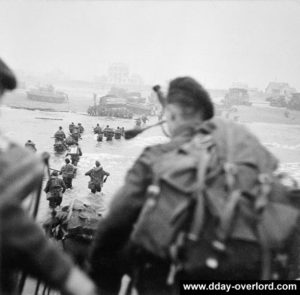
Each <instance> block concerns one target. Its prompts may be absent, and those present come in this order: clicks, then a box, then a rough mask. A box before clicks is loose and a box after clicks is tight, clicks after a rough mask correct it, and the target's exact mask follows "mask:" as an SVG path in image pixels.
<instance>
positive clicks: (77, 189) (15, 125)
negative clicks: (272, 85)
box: [0, 107, 300, 216]
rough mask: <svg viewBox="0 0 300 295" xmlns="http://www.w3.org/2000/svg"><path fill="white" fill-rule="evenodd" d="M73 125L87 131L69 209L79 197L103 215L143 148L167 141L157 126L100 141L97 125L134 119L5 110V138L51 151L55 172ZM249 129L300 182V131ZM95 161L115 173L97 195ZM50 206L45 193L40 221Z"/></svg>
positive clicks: (277, 127) (127, 125)
mask: <svg viewBox="0 0 300 295" xmlns="http://www.w3.org/2000/svg"><path fill="white" fill-rule="evenodd" d="M40 118H48V119H40ZM49 119H55V120H49ZM156 120H157V119H156V118H152V119H151V120H150V123H149V124H151V123H154V122H156ZM71 122H74V123H75V124H77V123H79V122H80V123H81V124H82V125H83V126H84V128H85V132H84V134H83V136H82V140H81V141H80V146H81V149H82V152H83V156H82V157H81V159H80V162H79V164H78V169H77V176H76V178H75V179H74V181H73V185H74V188H73V189H72V190H68V191H67V192H66V193H65V195H64V200H63V204H68V203H69V202H70V200H71V199H73V198H79V199H81V200H84V201H86V202H89V203H95V204H96V205H97V207H98V209H99V211H104V210H105V208H106V206H107V204H108V202H109V200H110V199H111V196H112V195H113V193H114V192H115V191H116V190H117V189H118V188H119V187H120V186H121V185H122V183H123V179H124V176H125V173H126V171H127V170H128V168H129V167H130V166H131V165H132V164H133V162H134V160H135V159H136V157H137V156H138V155H139V154H140V153H141V151H142V149H143V148H144V147H146V146H147V145H151V144H155V143H161V142H164V141H166V140H167V138H166V137H165V136H164V135H163V133H162V132H161V129H160V128H159V127H157V128H154V129H151V130H148V131H147V132H145V133H144V134H142V135H140V136H138V137H136V138H134V139H132V140H130V141H125V140H124V139H121V140H114V141H112V142H105V141H104V142H97V141H96V137H95V135H94V134H93V132H92V130H93V127H94V126H96V124H97V123H99V124H100V126H102V127H104V126H106V125H110V127H112V128H117V127H118V126H119V127H125V128H132V127H133V125H134V120H127V119H116V118H95V117H90V116H86V115H83V114H75V113H52V112H42V111H27V110H16V109H10V108H5V107H3V108H1V117H0V124H1V131H2V133H4V134H5V135H6V136H8V137H9V138H11V139H12V140H14V141H16V142H18V143H20V144H21V145H24V143H25V142H26V141H27V140H28V139H31V140H32V141H34V142H35V143H36V147H37V149H38V151H39V152H43V151H47V152H49V153H50V154H51V159H50V166H51V167H52V168H54V169H60V168H61V166H62V165H63V164H64V159H65V157H64V155H56V154H54V152H53V142H54V139H53V138H52V137H53V135H54V133H55V132H56V131H57V129H58V127H59V126H62V127H63V129H64V131H65V132H66V133H68V125H69V124H70V123H71ZM248 127H249V128H250V129H251V130H252V131H253V132H254V133H255V134H256V135H257V136H258V137H259V138H260V139H261V140H262V142H264V143H265V144H266V145H267V146H268V147H269V148H270V150H271V151H272V152H273V153H274V154H275V155H276V156H277V157H278V158H279V159H280V160H281V161H282V165H281V168H282V169H283V170H285V171H289V172H290V173H291V174H292V175H293V176H295V177H296V178H297V179H298V181H299V180H300V172H299V171H300V161H299V149H300V136H299V135H300V126H297V125H278V124H263V123H252V124H249V125H248ZM95 160H99V161H100V162H101V164H102V165H103V167H104V169H105V170H106V171H108V172H110V174H111V175H110V176H109V177H108V179H107V182H106V183H105V185H104V189H103V193H101V194H99V193H98V194H96V195H93V194H91V193H89V190H88V188H87V185H88V181H89V177H87V176H85V175H84V174H85V172H87V171H88V170H89V169H91V168H92V167H93V166H94V163H95ZM47 207H48V204H47V202H46V196H45V194H44V193H43V195H42V202H41V210H40V216H44V215H45V212H47Z"/></svg>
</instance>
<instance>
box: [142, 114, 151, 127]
mask: <svg viewBox="0 0 300 295" xmlns="http://www.w3.org/2000/svg"><path fill="white" fill-rule="evenodd" d="M142 121H143V123H144V125H145V124H146V123H147V121H149V119H148V118H147V116H146V115H143V116H142Z"/></svg>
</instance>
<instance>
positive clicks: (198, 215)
mask: <svg viewBox="0 0 300 295" xmlns="http://www.w3.org/2000/svg"><path fill="white" fill-rule="evenodd" d="M196 140H197V142H196V145H197V148H198V149H197V158H198V159H197V189H196V192H195V193H196V205H195V210H194V216H193V223H192V225H191V228H190V231H189V233H188V238H189V239H190V240H197V239H198V236H199V234H200V232H201V230H202V227H203V223H204V217H205V210H204V208H205V204H204V203H205V200H204V198H205V196H204V194H203V192H204V187H205V176H206V171H207V167H208V164H209V161H210V158H211V156H210V153H209V151H208V149H209V148H210V147H211V145H212V138H211V136H209V135H207V136H202V137H200V136H199V137H198V138H197V139H196Z"/></svg>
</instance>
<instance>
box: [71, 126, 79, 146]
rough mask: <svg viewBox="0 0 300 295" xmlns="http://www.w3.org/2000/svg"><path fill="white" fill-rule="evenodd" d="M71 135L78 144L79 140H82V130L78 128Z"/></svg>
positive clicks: (75, 127)
mask: <svg viewBox="0 0 300 295" xmlns="http://www.w3.org/2000/svg"><path fill="white" fill-rule="evenodd" d="M71 135H72V137H73V138H74V140H75V141H76V142H78V140H79V138H81V135H80V130H79V128H78V126H74V128H73V131H72V134H71Z"/></svg>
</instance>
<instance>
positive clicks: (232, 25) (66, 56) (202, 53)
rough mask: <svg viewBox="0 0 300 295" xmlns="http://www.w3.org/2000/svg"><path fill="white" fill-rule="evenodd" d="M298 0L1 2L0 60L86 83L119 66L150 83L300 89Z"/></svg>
mask: <svg viewBox="0 0 300 295" xmlns="http://www.w3.org/2000/svg"><path fill="white" fill-rule="evenodd" d="M299 15H300V1H292V0H291V1H289V0H282V1H226V0H223V1H221V0H220V1H171V0H169V1H167V0H165V1H158V0H156V1H126V0H125V1H25V0H23V1H21V0H19V1H17V0H9V1H4V0H2V1H1V0H0V57H1V58H3V59H4V60H5V61H6V63H8V64H9V65H10V66H11V67H12V68H13V69H17V70H23V71H25V72H28V73H41V74H42V73H46V72H49V71H57V70H60V71H62V72H64V73H66V74H67V75H68V76H69V77H72V78H74V79H85V80H92V79H94V77H95V76H101V75H104V74H106V72H107V69H108V67H109V65H110V64H111V63H115V62H122V63H126V64H128V65H129V67H130V72H132V73H137V74H140V75H141V76H142V77H143V79H144V81H145V82H146V83H147V84H153V83H154V84H156V83H159V84H163V83H164V82H166V81H168V80H170V79H172V78H174V77H177V76H182V75H188V76H192V77H194V78H196V79H197V80H198V81H199V82H201V83H202V84H203V85H204V86H206V87H208V88H228V87H230V86H231V85H232V83H235V82H241V83H246V84H248V86H250V87H258V88H260V89H264V88H265V87H266V86H267V84H268V82H270V81H278V82H288V83H289V84H290V85H291V86H293V87H296V88H297V89H298V90H299V91H300V34H299V29H300V17H299Z"/></svg>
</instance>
